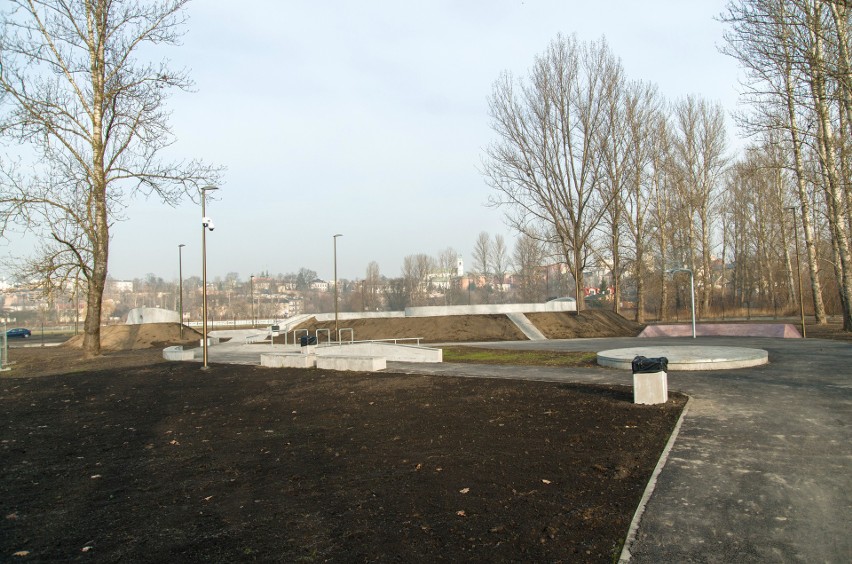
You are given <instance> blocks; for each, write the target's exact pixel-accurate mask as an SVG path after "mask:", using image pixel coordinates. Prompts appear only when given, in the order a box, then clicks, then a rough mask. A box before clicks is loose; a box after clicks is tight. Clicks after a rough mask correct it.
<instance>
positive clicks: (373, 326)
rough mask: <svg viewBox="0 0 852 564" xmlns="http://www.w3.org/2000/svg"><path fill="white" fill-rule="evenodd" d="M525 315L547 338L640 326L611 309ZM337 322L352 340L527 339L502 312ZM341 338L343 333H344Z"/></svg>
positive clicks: (617, 333)
mask: <svg viewBox="0 0 852 564" xmlns="http://www.w3.org/2000/svg"><path fill="white" fill-rule="evenodd" d="M526 316H527V318H528V319H529V320H530V321H531V322H532V323H533V324H534V325H535V326H536V327H538V329H539V330H540V331H541V332H542V333H544V334H545V336H547V337H548V338H549V339H573V338H577V337H635V336H636V335H638V334H639V333H640V332H641V331H642V329H643V328H644V325H640V324H638V323H634V322H633V321H629V320H627V319H625V318H623V317H621V316H620V315H618V314H617V313H613V312H611V311H600V310H596V311H582V312H579V313H566V312H551V313H527V314H526ZM338 325H339V326H340V328H341V329H342V328H344V327H345V328H351V329H352V330H353V331H354V334H355V340H356V341H365V340H373V339H394V338H405V337H420V339H421V341H422V342H426V343H442V342H443V343H458V342H470V341H524V340H526V339H527V337H526V336H525V335H524V334H523V333H522V332H521V330H520V329H518V327H517V326H516V325H515V324H514V323H512V321H511V320H510V319H509V318H508V317H507V316H506V315H504V314H493V315H452V316H444V317H390V318H367V319H352V320H349V319H347V320H341V321H339V322H338ZM296 329H307V330H309V331H310V332H311V333H314V332H315V331H316V330H317V329H328V330H329V331H331V333H332V334H334V321H324V322H319V321H316V320H309V321H306V322H305V323H302V324H301V325H299V326H298V327H296ZM343 337H344V338H346V337H347V335H346V334H345V333H344V335H343Z"/></svg>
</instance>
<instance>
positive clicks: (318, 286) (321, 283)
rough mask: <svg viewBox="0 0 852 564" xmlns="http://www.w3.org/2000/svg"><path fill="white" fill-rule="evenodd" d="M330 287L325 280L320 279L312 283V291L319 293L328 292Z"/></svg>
mask: <svg viewBox="0 0 852 564" xmlns="http://www.w3.org/2000/svg"><path fill="white" fill-rule="evenodd" d="M330 286H331V284H329V283H328V282H326V281H325V280H320V279H319V278H317V279H316V280H314V281H313V282H311V290H317V291H319V292H328V288H329V287H330Z"/></svg>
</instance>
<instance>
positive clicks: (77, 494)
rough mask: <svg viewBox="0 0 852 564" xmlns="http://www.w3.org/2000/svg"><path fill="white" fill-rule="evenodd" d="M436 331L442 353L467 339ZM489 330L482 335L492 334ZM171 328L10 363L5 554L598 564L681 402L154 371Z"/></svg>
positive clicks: (5, 414)
mask: <svg viewBox="0 0 852 564" xmlns="http://www.w3.org/2000/svg"><path fill="white" fill-rule="evenodd" d="M555 315H560V314H555ZM477 317H480V316H477ZM607 317H608V316H607ZM422 319H428V318H422ZM433 321H434V322H435V323H434V324H433V325H429V327H432V329H431V330H432V331H433V333H431V335H432V337H431V338H432V339H434V340H435V341H442V340H449V339H447V333H449V331H450V329H448V328H453V327H455V328H458V327H464V326H465V325H464V324H460V323H455V322H454V323H450V322H448V321H447V320H444V321H437V320H433ZM453 321H457V320H453ZM613 321H614V323H615V325H616V326H619V322H618V319H615V320H613ZM569 322H570V320H569V321H568V322H564V323H566V325H567V323H569ZM467 323H468V324H473V325H476V322H475V321H470V320H468V321H467ZM486 323H487V324H489V325H491V326H492V329H490V330H489V331H490V332H488V333H487V334H488V335H490V336H492V338H494V339H496V336H497V335H501V334H504V332H503V329H499V330H498V329H497V328H496V326H501V325H502V322H499V321H496V320H488V321H487V322H486ZM548 323H549V322H548V321H543V320H541V319H539V320H537V324H539V326H540V327H541V328H543V330H546V331H545V333H546V334H553V335H555V334H559V333H557V332H558V331H566V332H567V331H568V330H569V329H570V330H571V331H574V330H575V329H574V328H569V329H560V328H559V327H556V328H553V327H549V326H548ZM601 323H603V321H601ZM158 325H159V324H158ZM403 329H405V335H406V336H408V335H410V334H411V333H409V331H413V333H414V334H418V333H419V334H420V335H421V336H424V337H425V336H428V335H430V334H429V333H427V332H426V327H424V326H420V327H417V326H414V327H404V328H403ZM808 329H809V332H808V333H809V336H814V337H816V336H821V337H823V338H827V337H829V336H832V335H834V336H835V337H836V336H837V335H838V334H839V336H840V337H841V338H844V337H846V334H844V333H842V332H838V331H837V329H838V328H834V329H833V328H825V329H823V331H824V333H825V334H824V335H818V331H813V332H812V331H811V330H810V329H811V328H810V327H809V328H808ZM172 330H173V328H164V327H144V326H143V327H142V328H140V329H139V330H138V331H136V332H135V333H134V332H133V331H130V332H129V333H127V329H124V328H119V329H114V330H112V331H115V332H116V335H111V334H109V333H110V331H105V343H112V344H110V345H109V347H111V348H112V349H114V350H107V351H106V352H105V354H104V355H103V356H101V357H98V358H95V359H85V358H83V356H82V353H81V351H80V350H79V348H75V347H73V346H65V347H44V348H42V347H35V348H20V349H11V350H10V357H11V360H12V361H13V362H15V364H14V365H13V369H12V370H11V371H10V372H4V373H0V422H2V423H0V460H2V464H0V561H2V562H9V561H11V562H17V561H20V562H55V561H85V560H93V561H98V562H119V561H122V562H124V561H130V562H178V561H179V562H222V561H265V562H269V561H272V562H298V561H346V562H360V561H378V562H391V561H393V562H426V561H429V562H431V561H460V560H462V561H501V562H509V561H511V562H515V561H529V562H540V561H548V562H612V561H614V560H615V559H617V555H618V552H619V550H620V547H621V543H622V542H623V540H624V537H625V535H626V533H627V528H628V525H629V522H630V519H631V518H632V515H633V512H634V511H635V508H636V504H637V503H638V501H639V498H640V497H641V495H642V491H643V489H644V488H645V485H646V483H647V480H648V478H649V476H650V474H651V472H652V469H653V467H654V465H655V464H656V462H657V460H658V458H659V455H660V452H661V450H662V448H663V446H664V444H665V442H666V440H667V439H668V437H669V435H670V433H671V430H672V428H673V426H674V424H675V422H676V419H677V417H678V416H679V414H680V412H681V411H682V408H683V405H684V403H685V400H686V398H684V397H683V396H680V395H678V394H671V395H670V401H669V402H668V403H667V404H665V405H662V406H638V405H634V404H633V403H632V392H631V391H630V390H629V389H628V388H623V387H612V386H588V385H564V384H549V383H540V382H522V381H506V380H473V379H464V378H450V377H433V376H407V375H406V376H404V375H397V374H362V373H336V372H333V371H320V370H294V369H266V368H261V367H257V366H237V365H216V364H214V365H211V369H210V370H208V371H206V372H205V371H201V370H200V367H199V365H198V363H170V362H166V361H164V360H163V359H162V352H161V349H162V346H166V345H170V344H175V340H172V339H171V337H170V336H171V333H169V332H170V331H172ZM374 330H376V331H380V332H381V333H377V334H376V336H375V337H373V338H390V337H393V336H395V335H393V334H391V335H386V334H384V331H386V330H387V328H380V329H374ZM400 330H402V329H400ZM623 330H624V331H628V330H629V331H633V330H635V328H631V327H629V324H628V326H626V327H625V328H624V329H623ZM421 331H422V332H421ZM465 331H466V332H467V333H465V332H462V331H457V332H456V333H452V334H454V335H456V337H457V338H458V336H459V335H464V334H469V333H470V332H471V331H472V329H470V328H468V329H465ZM636 332H638V330H637V331H636ZM167 333H168V334H167ZM815 333H817V334H815ZM563 334H565V333H563ZM396 336H398V335H396ZM583 336H592V335H583ZM595 336H598V335H595ZM483 337H484V336H483V335H481V334H477V335H476V337H474V338H472V339H471V340H477V341H481V340H488V337H485V338H483ZM359 338H369V337H366V336H363V337H361V336H359ZM143 342H146V343H148V345H147V347H149V348H144V347H143V345H142V343H143ZM194 342H195V343H197V340H195V341H194ZM151 347H154V348H151ZM586 369H588V368H586ZM566 370H570V369H566ZM600 370H605V369H603V368H601V369H600Z"/></svg>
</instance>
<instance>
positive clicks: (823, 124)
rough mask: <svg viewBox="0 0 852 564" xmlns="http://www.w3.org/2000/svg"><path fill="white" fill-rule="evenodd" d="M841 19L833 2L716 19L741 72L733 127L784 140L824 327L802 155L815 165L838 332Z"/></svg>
mask: <svg viewBox="0 0 852 564" xmlns="http://www.w3.org/2000/svg"><path fill="white" fill-rule="evenodd" d="M849 18H850V12H849V6H848V3H847V2H840V1H837V0H738V1H731V2H730V3H729V4H728V9H727V11H726V13H725V14H723V16H722V19H723V21H725V22H726V23H727V24H729V27H730V31H729V32H728V33H727V34H726V40H727V47H726V52H727V53H729V54H730V55H732V56H733V57H735V58H737V59H738V60H739V61H740V63H741V64H742V65H743V66H744V67H745V69H746V72H747V75H746V76H747V79H748V80H747V82H746V84H745V87H746V91H745V93H744V97H745V98H746V99H747V100H748V101H749V102H751V105H750V110H751V112H750V114H749V115H747V116H745V118H743V119H741V121H743V122H744V123H745V125H746V126H747V127H749V128H751V129H753V130H766V129H774V128H779V129H783V130H784V131H785V133H786V135H787V136H788V139H789V145H788V151H789V152H790V156H789V157H788V159H787V160H788V161H789V162H790V166H792V168H793V171H794V173H795V179H796V185H797V188H798V196H799V205H800V207H801V213H800V216H799V217H800V218H801V220H802V227H803V233H804V238H805V246H806V250H807V260H808V267H809V270H810V275H811V291H812V299H813V304H814V314H815V317H816V321H817V323H825V322H826V317H825V308H824V305H823V301H822V293H821V288H822V283H821V281H820V276H819V269H818V262H817V244H816V233H815V229H814V227H813V226H812V224H811V222H812V221H813V217H814V214H813V213H812V209H811V205H812V204H811V197H810V194H809V193H808V187H807V184H808V183H809V179H808V172H807V168H808V163H807V160H806V159H807V153H808V152H811V151H813V153H814V157H815V158H816V159H817V162H818V164H819V168H820V174H819V177H818V178H817V179H815V181H814V185H815V186H817V187H818V188H819V189H820V190H821V192H822V194H823V198H824V204H825V217H826V218H827V220H828V224H829V229H830V237H831V247H832V249H833V252H834V254H835V260H834V261H833V262H834V266H835V272H836V276H837V278H838V289H839V297H840V301H841V304H842V306H843V312H844V327H845V328H846V329H847V330H850V331H852V304H850V298H852V296H850V293H852V273H850V268H852V254H850V253H852V249H850V243H849V236H850V233H851V232H852V204H850V201H852V199H850V198H852V196H850V188H849V185H850V183H849V181H848V179H849V177H850V166H849V146H850V139H852V85H850V81H852V79H850V74H849V69H850V62H849V52H850V49H849V47H850V44H849V34H848V28H849Z"/></svg>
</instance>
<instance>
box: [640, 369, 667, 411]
mask: <svg viewBox="0 0 852 564" xmlns="http://www.w3.org/2000/svg"><path fill="white" fill-rule="evenodd" d="M667 401H669V384H668V378H667V377H666V373H665V372H651V373H648V374H633V403H638V404H642V405H655V404H658V403H666V402H667Z"/></svg>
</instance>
